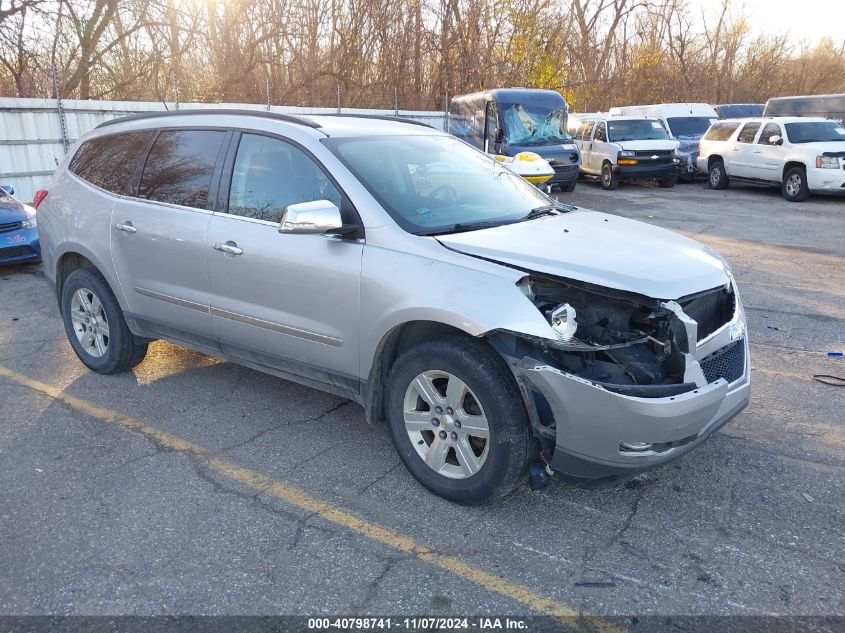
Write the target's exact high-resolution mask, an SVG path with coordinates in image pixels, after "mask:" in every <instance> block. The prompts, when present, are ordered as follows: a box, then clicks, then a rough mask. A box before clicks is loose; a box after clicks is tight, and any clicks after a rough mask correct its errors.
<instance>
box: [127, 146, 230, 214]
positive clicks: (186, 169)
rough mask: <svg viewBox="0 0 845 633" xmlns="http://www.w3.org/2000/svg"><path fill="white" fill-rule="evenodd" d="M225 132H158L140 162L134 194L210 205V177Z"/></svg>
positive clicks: (161, 200) (171, 202)
mask: <svg viewBox="0 0 845 633" xmlns="http://www.w3.org/2000/svg"><path fill="white" fill-rule="evenodd" d="M225 136H226V132H224V131H221V130H166V131H163V132H161V133H160V134H159V135H158V138H156V140H155V143H153V146H152V148H151V149H150V154H149V156H148V157H147V162H146V164H145V165H144V172H143V174H142V175H141V187H140V189H139V191H138V196H139V197H141V198H146V199H148V200H156V201H158V202H166V203H168V204H178V205H182V206H185V207H194V208H196V209H210V208H211V200H210V199H209V195H208V194H209V190H210V189H211V177H212V175H213V174H214V166H215V164H216V163H217V158H218V155H219V154H220V149H221V147H222V146H223V139H224V138H225Z"/></svg>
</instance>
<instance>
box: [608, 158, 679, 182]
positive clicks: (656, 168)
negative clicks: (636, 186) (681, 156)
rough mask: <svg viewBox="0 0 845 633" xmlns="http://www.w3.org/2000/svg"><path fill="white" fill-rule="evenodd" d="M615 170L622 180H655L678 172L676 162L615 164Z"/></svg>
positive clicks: (669, 176) (672, 175)
mask: <svg viewBox="0 0 845 633" xmlns="http://www.w3.org/2000/svg"><path fill="white" fill-rule="evenodd" d="M615 171H616V173H617V174H618V175H619V178H620V179H622V180H656V179H659V178H672V177H674V176H676V175H677V174H678V164H677V163H674V162H672V163H662V164H659V165H650V164H638V165H617V166H616V167H615Z"/></svg>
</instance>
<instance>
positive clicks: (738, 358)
mask: <svg viewBox="0 0 845 633" xmlns="http://www.w3.org/2000/svg"><path fill="white" fill-rule="evenodd" d="M701 370H702V371H703V372H704V377H705V378H707V382H708V384H709V383H711V382H715V381H716V380H718V379H719V378H724V379H725V380H727V381H728V382H729V383H730V382H735V381H737V380H739V379H740V378H742V375H743V374H744V373H745V341H744V340H743V339H739V340H736V341H734V342H733V343H729V344H728V345H725V346H724V347H723V348H721V349H718V350H716V351H715V352H713V353H712V354H710V356H707V357H706V358H705V359H704V360H702V361H701Z"/></svg>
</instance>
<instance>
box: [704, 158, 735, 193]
mask: <svg viewBox="0 0 845 633" xmlns="http://www.w3.org/2000/svg"><path fill="white" fill-rule="evenodd" d="M707 182H708V183H709V184H710V188H711V189H727V188H728V184H730V183H729V179H728V174H727V172H726V171H725V163H723V162H722V161H720V160H717V161H715V162H714V163H713V164H712V165H710V171H709V173H708V174H707Z"/></svg>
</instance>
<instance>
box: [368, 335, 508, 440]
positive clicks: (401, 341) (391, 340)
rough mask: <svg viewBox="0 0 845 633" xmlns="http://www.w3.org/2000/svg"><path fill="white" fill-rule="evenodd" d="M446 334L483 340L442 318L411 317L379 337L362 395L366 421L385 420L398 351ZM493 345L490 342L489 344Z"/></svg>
mask: <svg viewBox="0 0 845 633" xmlns="http://www.w3.org/2000/svg"><path fill="white" fill-rule="evenodd" d="M445 336H461V337H465V338H467V339H472V340H476V341H480V342H483V343H484V344H485V345H488V344H489V343H487V340H486V339H485V338H484V337H483V336H477V335H474V334H471V333H470V332H468V331H467V330H465V329H462V328H460V327H457V326H456V325H452V324H449V323H444V322H442V321H429V320H412V321H405V322H404V323H400V324H399V325H396V326H395V327H393V328H392V329H391V330H390V331H388V332H387V333H386V334H385V335H384V336H383V337H382V339H381V341H379V344H378V346H377V348H376V351H375V354H374V355H373V362H372V366H371V367H370V371H369V374H368V379H367V387H366V392H365V393H364V394H363V395H364V414H365V417H366V420H367V422H369V423H370V424H375V423H377V422H383V421H384V420H385V402H384V400H385V394H386V388H387V379H388V376H389V375H390V370H391V368H392V367H393V364H394V363H395V362H396V359H397V358H398V357H399V355H400V354H401V353H402V352H403V351H404V350H406V349H408V348H409V347H411V346H413V345H415V344H416V343H419V342H420V341H425V340H432V339H434V338H440V337H445ZM491 349H492V346H491Z"/></svg>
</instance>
